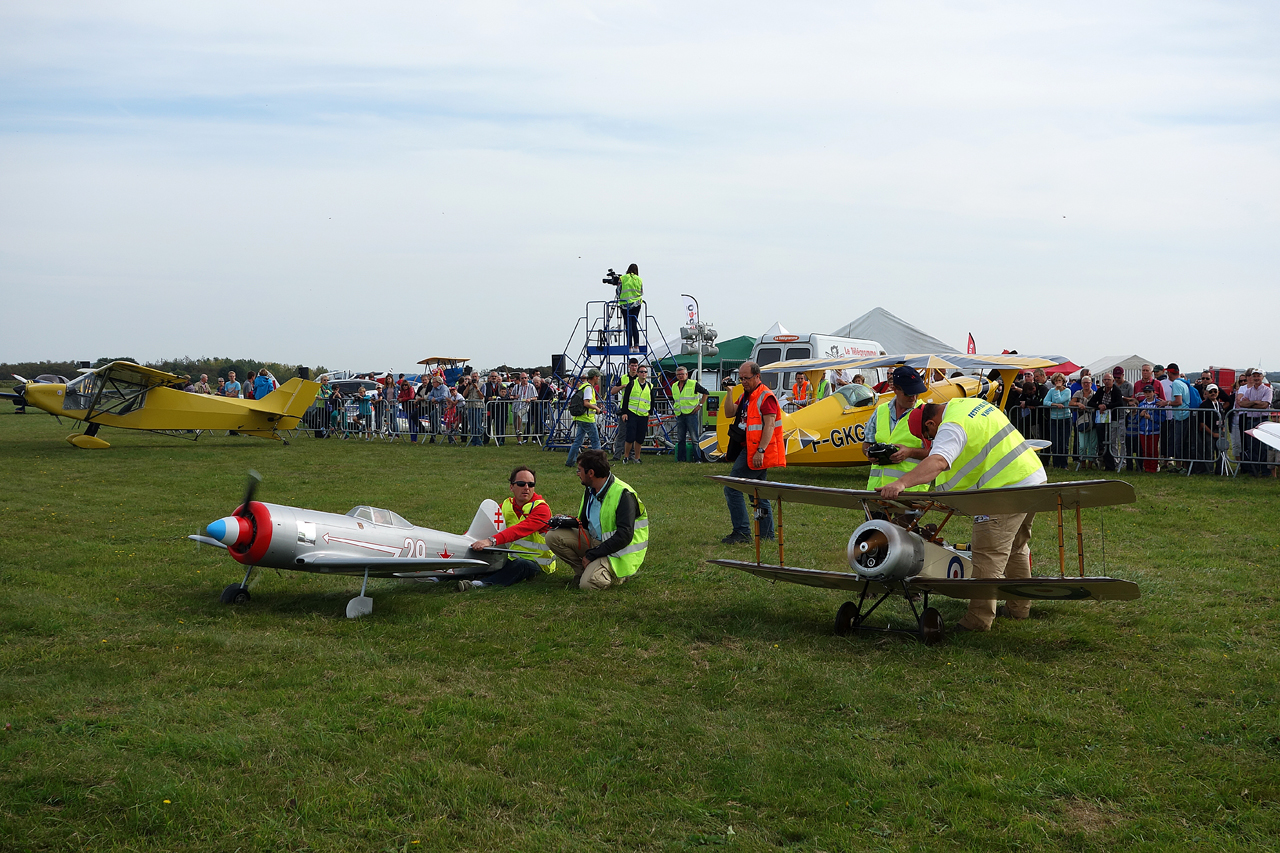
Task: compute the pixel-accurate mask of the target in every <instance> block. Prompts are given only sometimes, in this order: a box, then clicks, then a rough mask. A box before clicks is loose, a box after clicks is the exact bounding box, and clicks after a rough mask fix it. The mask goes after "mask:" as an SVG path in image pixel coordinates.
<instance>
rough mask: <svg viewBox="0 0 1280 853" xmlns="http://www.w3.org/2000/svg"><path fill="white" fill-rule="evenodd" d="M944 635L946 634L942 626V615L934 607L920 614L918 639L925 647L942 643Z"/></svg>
mask: <svg viewBox="0 0 1280 853" xmlns="http://www.w3.org/2000/svg"><path fill="white" fill-rule="evenodd" d="M946 635H947V632H946V630H945V629H944V628H943V625H942V614H941V613H939V612H938V609H937V608H936V607H926V608H925V611H924V612H923V613H921V614H920V639H921V640H923V641H924V644H925V645H926V646H933V645H936V644H938V643H940V642H942V639H943V637H945V636H946Z"/></svg>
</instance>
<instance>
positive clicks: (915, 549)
mask: <svg viewBox="0 0 1280 853" xmlns="http://www.w3.org/2000/svg"><path fill="white" fill-rule="evenodd" d="M845 555H846V556H847V557H848V559H849V568H851V569H853V570H854V572H856V573H857V575H858V577H860V578H865V579H867V580H873V581H880V582H885V581H897V580H905V579H906V578H910V577H915V576H916V575H918V574H920V572H921V571H922V570H923V569H924V540H923V539H921V538H920V537H919V536H918V535H916V534H915V533H910V532H908V531H906V530H903V529H902V528H901V527H899V526H898V525H896V524H894V523H893V522H890V521H883V520H880V519H876V520H875V521H868V522H866V523H865V524H863V525H862V526H860V527H859V528H858V529H857V530H855V531H853V535H852V536H850V537H849V546H848V548H847V549H846V550H845Z"/></svg>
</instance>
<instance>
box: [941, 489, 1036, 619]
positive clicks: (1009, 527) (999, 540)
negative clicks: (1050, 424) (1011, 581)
mask: <svg viewBox="0 0 1280 853" xmlns="http://www.w3.org/2000/svg"><path fill="white" fill-rule="evenodd" d="M1035 517H1036V514H1035V513H1034V512H1018V513H1013V514H1011V515H992V516H988V517H987V520H985V521H979V520H978V518H975V519H974V521H973V576H974V577H975V578H978V579H986V578H1029V577H1031V547H1030V542H1031V522H1032V521H1033V520H1034V519H1035ZM979 518H981V516H979ZM1005 611H1006V612H1007V613H1008V614H1009V616H1011V617H1012V618H1014V619H1025V618H1027V617H1028V616H1030V615H1031V602H1030V601H1027V599H1025V598H1010V599H1008V600H1006V602H1005ZM995 618H996V600H995V599H994V598H973V599H970V600H969V611H968V612H967V613H965V615H964V617H963V618H962V619H961V620H960V623H959V624H960V625H962V626H963V627H965V628H968V629H969V630H970V631H990V630H991V623H992V622H994V621H995Z"/></svg>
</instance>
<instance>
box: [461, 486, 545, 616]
mask: <svg viewBox="0 0 1280 853" xmlns="http://www.w3.org/2000/svg"><path fill="white" fill-rule="evenodd" d="M537 479H538V475H537V474H535V473H533V469H532V468H526V467H524V466H523V465H522V466H520V467H519V468H516V469H515V470H514V471H512V472H511V476H510V477H509V478H508V482H509V483H510V484H511V497H509V498H507V499H506V500H504V501H503V502H502V518H503V520H504V521H505V522H506V527H504V528H503V529H502V530H499V531H498V532H497V533H495V534H494V535H493V536H490V537H489V538H488V539H481V540H480V541H478V542H473V543H471V550H473V551H483V550H485V549H486V548H507V549H509V550H511V551H516V552H519V554H520V555H521V556H516V554H508V555H507V562H506V564H505V565H504V566H503V567H502V568H500V569H498V571H496V572H493V573H491V574H489V575H486V576H485V577H484V578H483V579H480V580H461V581H458V592H467V591H469V590H473V589H482V588H484V587H486V586H513V585H515V584H518V583H520V581H526V580H533V579H534V578H536V577H537V576H538V575H539V574H541V573H542V572H547V573H548V574H550V573H551V572H554V571H555V570H556V561H555V558H554V557H553V556H552V555H551V549H550V548H548V547H547V540H546V537H545V536H544V534H545V533H546V532H547V528H548V527H549V526H550V524H551V507H550V506H548V505H547V502H546V501H545V500H544V499H543V497H542V495H540V494H538V493H537V491H535V489H536V488H537Z"/></svg>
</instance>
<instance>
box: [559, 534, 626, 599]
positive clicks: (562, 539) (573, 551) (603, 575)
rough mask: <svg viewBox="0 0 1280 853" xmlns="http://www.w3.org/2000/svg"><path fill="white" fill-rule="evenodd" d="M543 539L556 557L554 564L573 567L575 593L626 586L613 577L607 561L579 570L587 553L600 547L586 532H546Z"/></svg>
mask: <svg viewBox="0 0 1280 853" xmlns="http://www.w3.org/2000/svg"><path fill="white" fill-rule="evenodd" d="M546 539H547V547H548V548H550V549H551V553H553V554H555V555H556V562H557V563H560V564H561V565H564V566H571V567H573V582H574V583H575V584H577V585H578V589H608V588H609V587H611V586H621V585H622V584H624V583H626V581H627V579H626V578H620V577H618V576H617V575H615V574H614V573H613V566H612V565H611V564H610V563H609V558H608V557H600V558H599V559H596V560H592V561H591V562H590V563H587V567H586V568H585V569H584V568H583V567H582V558H583V557H585V556H586V555H587V551H589V550H591V549H592V548H594V547H596V546H597V545H599V544H600V542H599V541H598V540H596V539H594V538H592V536H591V534H590V533H588V532H587V531H585V530H548V531H547V536H546Z"/></svg>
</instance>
